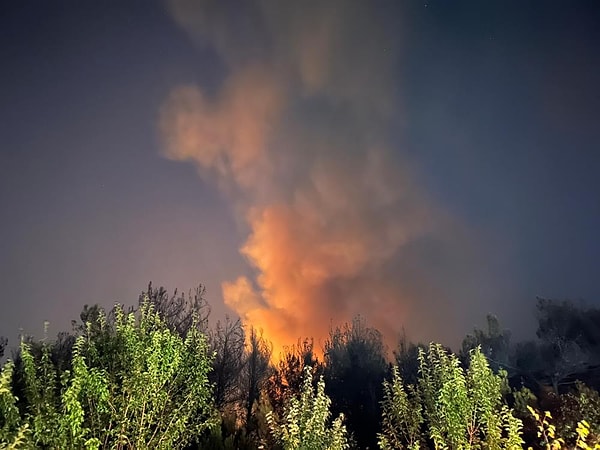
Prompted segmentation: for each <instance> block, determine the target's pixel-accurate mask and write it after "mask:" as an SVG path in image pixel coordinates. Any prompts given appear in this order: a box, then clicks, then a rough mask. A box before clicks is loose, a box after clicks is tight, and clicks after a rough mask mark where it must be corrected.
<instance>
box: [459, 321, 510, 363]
mask: <svg viewBox="0 0 600 450" xmlns="http://www.w3.org/2000/svg"><path fill="white" fill-rule="evenodd" d="M478 346H479V347H481V353H483V354H484V355H485V357H486V358H487V359H488V362H489V364H490V367H491V368H492V369H493V370H494V371H495V372H497V371H498V370H499V369H510V351H511V347H510V331H508V330H503V329H502V327H501V326H500V322H499V321H498V318H497V317H496V316H494V315H492V314H488V315H487V330H480V329H478V328H475V329H474V330H473V333H472V334H467V336H466V337H465V338H464V339H463V341H462V348H461V350H460V352H459V357H460V359H461V361H463V362H466V361H468V360H469V352H470V351H471V350H472V349H474V348H476V347H478ZM509 372H510V371H509Z"/></svg>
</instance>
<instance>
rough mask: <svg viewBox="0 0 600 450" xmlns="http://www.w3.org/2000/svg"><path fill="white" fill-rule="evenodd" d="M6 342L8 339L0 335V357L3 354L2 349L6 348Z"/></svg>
mask: <svg viewBox="0 0 600 450" xmlns="http://www.w3.org/2000/svg"><path fill="white" fill-rule="evenodd" d="M7 344H8V339H6V338H5V337H4V336H0V359H2V357H3V356H4V351H5V350H6V345H7Z"/></svg>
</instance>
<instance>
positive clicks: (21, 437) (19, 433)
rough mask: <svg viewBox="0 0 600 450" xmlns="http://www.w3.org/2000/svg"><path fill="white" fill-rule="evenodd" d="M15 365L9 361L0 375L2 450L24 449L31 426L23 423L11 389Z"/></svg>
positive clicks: (0, 444)
mask: <svg viewBox="0 0 600 450" xmlns="http://www.w3.org/2000/svg"><path fill="white" fill-rule="evenodd" d="M13 369H14V364H13V363H12V362H11V361H9V362H7V363H6V364H5V365H4V367H3V368H2V372H1V373H0V427H1V428H0V449H5V448H6V449H18V448H24V447H25V445H24V444H25V443H26V439H27V433H28V432H29V426H28V424H27V423H23V421H22V420H21V416H20V414H19V409H18V408H17V397H16V396H15V395H14V394H13V392H12V389H11V379H12V375H13Z"/></svg>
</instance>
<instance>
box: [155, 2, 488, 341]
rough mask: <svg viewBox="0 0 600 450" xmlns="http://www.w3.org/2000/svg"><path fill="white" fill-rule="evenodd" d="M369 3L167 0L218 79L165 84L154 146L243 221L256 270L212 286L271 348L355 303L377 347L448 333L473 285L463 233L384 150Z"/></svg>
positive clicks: (389, 68) (393, 58)
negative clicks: (377, 333)
mask: <svg viewBox="0 0 600 450" xmlns="http://www.w3.org/2000/svg"><path fill="white" fill-rule="evenodd" d="M374 5H375V4H374V3H372V2H359V1H357V2H350V1H346V0H339V1H328V2H321V1H303V2H280V1H255V2H230V1H207V2H192V1H185V0H174V1H172V2H170V3H169V10H170V12H171V14H172V16H173V18H174V20H175V21H176V22H177V23H178V24H179V25H180V26H181V27H183V29H184V30H185V31H186V32H187V33H188V35H189V36H190V38H191V39H193V40H194V41H195V42H196V43H197V44H198V45H201V46H203V48H205V49H206V48H208V49H209V50H210V51H212V52H213V54H214V56H215V58H216V59H217V60H218V61H219V62H220V64H222V66H223V68H224V69H223V70H224V71H225V76H224V79H223V81H222V83H220V84H219V86H218V87H217V89H216V90H215V89H203V88H202V87H200V86H193V85H190V86H181V87H178V88H176V89H174V90H173V92H172V93H171V95H170V97H169V98H168V99H167V100H166V102H165V105H164V107H163V109H162V111H161V116H160V127H161V133H162V136H163V137H164V142H165V147H164V154H165V156H166V157H168V158H170V159H173V160H180V161H190V162H192V163H194V164H195V165H196V166H197V167H198V170H199V173H200V174H201V176H202V177H204V178H205V179H207V180H211V181H212V182H214V184H215V186H218V188H219V189H220V190H221V191H222V193H223V195H225V197H226V198H227V199H228V200H229V201H230V202H231V205H232V210H233V211H234V213H235V214H236V216H237V217H238V218H239V219H240V220H241V222H242V223H243V224H244V225H245V229H246V230H247V239H246V241H245V243H244V245H243V246H242V247H241V249H240V252H241V254H242V255H243V256H244V257H245V258H246V259H247V261H248V264H250V265H251V267H252V268H253V269H254V270H255V274H256V275H255V276H254V277H251V278H248V277H245V276H240V277H239V278H237V279H233V280H230V281H227V282H224V283H223V285H222V291H223V292H222V293H223V298H224V301H225V303H226V304H227V305H228V306H229V307H230V308H231V309H233V310H234V311H235V312H237V313H238V314H239V315H240V317H241V318H242V319H243V320H244V322H245V323H247V324H252V325H254V326H256V327H260V328H262V329H263V331H264V335H265V337H266V338H268V339H270V340H271V341H273V342H274V344H275V346H276V348H280V347H281V346H282V345H287V344H291V343H294V342H295V341H296V340H297V339H298V338H299V337H305V336H312V337H314V338H315V339H316V340H317V342H321V343H322V342H323V341H324V339H325V338H326V336H327V334H328V331H329V328H330V326H331V324H332V323H333V324H334V325H335V324H339V323H341V322H343V321H349V320H351V319H352V317H353V316H355V315H357V314H361V315H363V316H364V317H366V318H367V320H368V321H369V323H370V324H372V325H374V326H376V327H377V328H379V329H380V330H381V331H382V332H383V333H384V335H385V336H386V338H387V339H388V342H390V343H391V344H393V342H394V340H395V339H396V338H397V336H398V333H400V332H401V330H402V328H403V327H404V328H405V329H406V330H407V331H408V332H409V335H411V337H415V338H417V339H448V338H450V339H451V338H452V337H453V336H452V335H451V334H450V333H451V331H450V330H451V329H452V328H457V327H458V328H460V332H463V331H464V328H463V327H464V326H465V323H464V322H461V320H463V319H461V318H460V316H461V314H459V313H456V309H457V305H458V304H464V302H465V301H467V299H468V300H469V301H470V300H472V299H473V298H474V297H475V296H478V295H481V292H480V289H479V287H478V286H479V284H477V283H474V282H473V281H472V279H473V278H478V279H481V276H482V274H481V273H480V272H481V271H480V269H479V267H480V266H481V255H480V254H479V253H478V247H477V245H475V243H474V242H475V241H476V240H475V239H474V238H473V236H472V235H471V233H472V231H470V230H467V229H466V227H465V226H464V224H461V223H460V221H459V220H457V219H456V218H453V217H451V216H450V215H449V214H447V213H446V212H445V211H444V210H443V208H441V207H440V206H439V205H436V203H435V201H434V200H433V199H431V198H428V196H427V193H426V192H425V190H424V188H423V186H420V185H419V180H418V168H417V167H415V166H414V165H413V164H412V163H411V161H409V160H408V158H406V157H405V156H402V155H403V152H402V151H401V149H399V147H401V145H402V143H401V140H400V138H399V137H398V135H401V133H399V131H401V129H402V127H403V126H404V117H405V112H404V111H402V108H401V106H400V105H401V104H402V99H401V96H400V93H401V89H400V81H399V77H398V68H399V67H400V66H401V60H400V59H399V57H398V55H400V54H401V52H400V50H401V49H400V48H398V42H399V40H400V39H399V37H398V34H399V30H398V29H391V28H390V27H389V21H386V20H385V15H386V14H385V11H383V10H378V9H377V8H376V7H374ZM396 24H397V26H398V27H400V26H401V24H400V23H399V21H396ZM463 316H464V314H463ZM472 317H473V316H468V318H467V319H466V322H467V325H466V326H468V325H470V319H471V318H472Z"/></svg>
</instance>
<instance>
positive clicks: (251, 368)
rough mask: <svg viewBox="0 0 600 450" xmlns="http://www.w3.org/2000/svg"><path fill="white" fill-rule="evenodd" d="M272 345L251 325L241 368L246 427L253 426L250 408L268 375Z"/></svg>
mask: <svg viewBox="0 0 600 450" xmlns="http://www.w3.org/2000/svg"><path fill="white" fill-rule="evenodd" d="M272 350H273V349H272V347H271V344H270V343H269V342H267V341H266V340H265V339H264V338H263V336H262V333H259V332H257V330H256V329H255V328H253V327H251V328H250V333H249V334H248V343H247V349H246V361H245V364H244V368H243V370H242V380H241V386H242V389H243V398H244V409H245V413H246V414H245V415H246V417H245V419H246V429H247V430H248V431H251V430H252V429H253V428H255V425H256V424H254V423H253V421H252V408H253V407H254V405H255V403H257V402H258V399H259V397H260V393H261V391H262V389H263V387H264V386H265V384H266V382H267V380H268V378H269V376H270V374H271V373H270V372H271V370H270V360H271V353H272Z"/></svg>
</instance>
